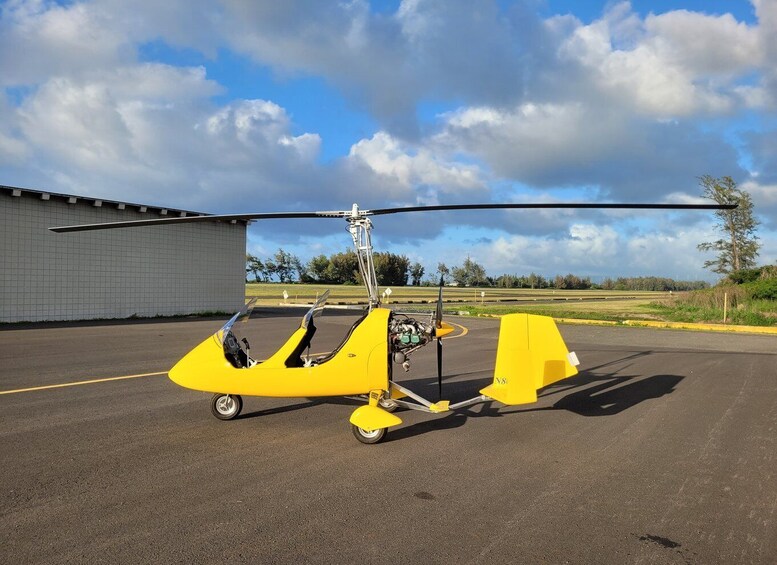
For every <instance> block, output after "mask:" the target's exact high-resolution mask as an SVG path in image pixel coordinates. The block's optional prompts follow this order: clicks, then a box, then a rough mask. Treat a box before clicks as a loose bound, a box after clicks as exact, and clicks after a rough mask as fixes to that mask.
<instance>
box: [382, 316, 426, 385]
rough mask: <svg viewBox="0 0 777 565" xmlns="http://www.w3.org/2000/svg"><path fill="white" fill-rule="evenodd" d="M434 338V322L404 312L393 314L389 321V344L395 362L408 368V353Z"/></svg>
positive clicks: (406, 369)
mask: <svg viewBox="0 0 777 565" xmlns="http://www.w3.org/2000/svg"><path fill="white" fill-rule="evenodd" d="M432 339H434V324H433V323H432V322H431V321H429V322H428V323H427V322H421V321H419V320H416V319H415V318H411V317H409V316H407V315H405V314H394V316H392V318H391V320H390V322H389V345H390V347H391V354H392V357H393V359H394V362H395V363H401V364H402V367H403V368H404V369H405V371H408V370H409V369H410V363H409V361H408V359H409V357H410V354H411V353H413V352H414V351H416V350H417V349H420V348H421V347H423V346H424V345H426V344H427V343H429V342H430V341H432Z"/></svg>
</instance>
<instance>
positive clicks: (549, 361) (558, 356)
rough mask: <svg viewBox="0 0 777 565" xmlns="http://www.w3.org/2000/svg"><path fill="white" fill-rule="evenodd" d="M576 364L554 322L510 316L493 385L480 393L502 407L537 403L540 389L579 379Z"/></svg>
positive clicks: (504, 324)
mask: <svg viewBox="0 0 777 565" xmlns="http://www.w3.org/2000/svg"><path fill="white" fill-rule="evenodd" d="M577 364H578V361H577V356H575V354H574V353H569V351H568V350H567V346H566V344H565V343H564V339H563V338H562V337H561V334H560V333H559V331H558V328H557V327H556V323H555V322H554V321H553V318H550V317H548V316H534V315H531V314H509V315H507V316H503V317H502V322H501V325H500V328H499V344H498V346H497V352H496V368H495V369H494V382H493V384H490V385H488V386H487V387H486V388H484V389H483V390H481V391H480V393H481V394H484V395H486V396H488V397H490V398H493V399H494V400H498V401H499V402H501V403H503V404H527V403H530V402H536V401H537V391H538V390H539V389H541V388H542V387H544V386H548V385H549V384H552V383H555V382H557V381H560V380H562V379H565V378H567V377H571V376H573V375H576V374H577V369H576V368H575V365H577Z"/></svg>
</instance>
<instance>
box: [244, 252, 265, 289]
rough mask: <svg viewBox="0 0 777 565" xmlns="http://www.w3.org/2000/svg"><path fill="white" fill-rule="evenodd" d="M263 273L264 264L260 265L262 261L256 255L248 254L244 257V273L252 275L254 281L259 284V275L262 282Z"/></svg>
mask: <svg viewBox="0 0 777 565" xmlns="http://www.w3.org/2000/svg"><path fill="white" fill-rule="evenodd" d="M264 272H265V271H264V263H262V260H261V259H259V257H257V256H256V255H251V254H250V253H248V254H247V255H246V273H251V274H252V275H254V280H255V281H256V282H259V276H260V275H261V276H262V280H264Z"/></svg>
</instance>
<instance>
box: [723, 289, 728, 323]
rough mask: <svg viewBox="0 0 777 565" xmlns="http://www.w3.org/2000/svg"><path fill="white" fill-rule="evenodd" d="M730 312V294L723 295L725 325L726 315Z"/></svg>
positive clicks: (724, 321)
mask: <svg viewBox="0 0 777 565" xmlns="http://www.w3.org/2000/svg"><path fill="white" fill-rule="evenodd" d="M727 311H728V292H724V293H723V323H724V324H725V323H726V314H727Z"/></svg>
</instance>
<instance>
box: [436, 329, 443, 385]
mask: <svg viewBox="0 0 777 565" xmlns="http://www.w3.org/2000/svg"><path fill="white" fill-rule="evenodd" d="M437 400H442V338H439V337H438V338H437Z"/></svg>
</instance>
